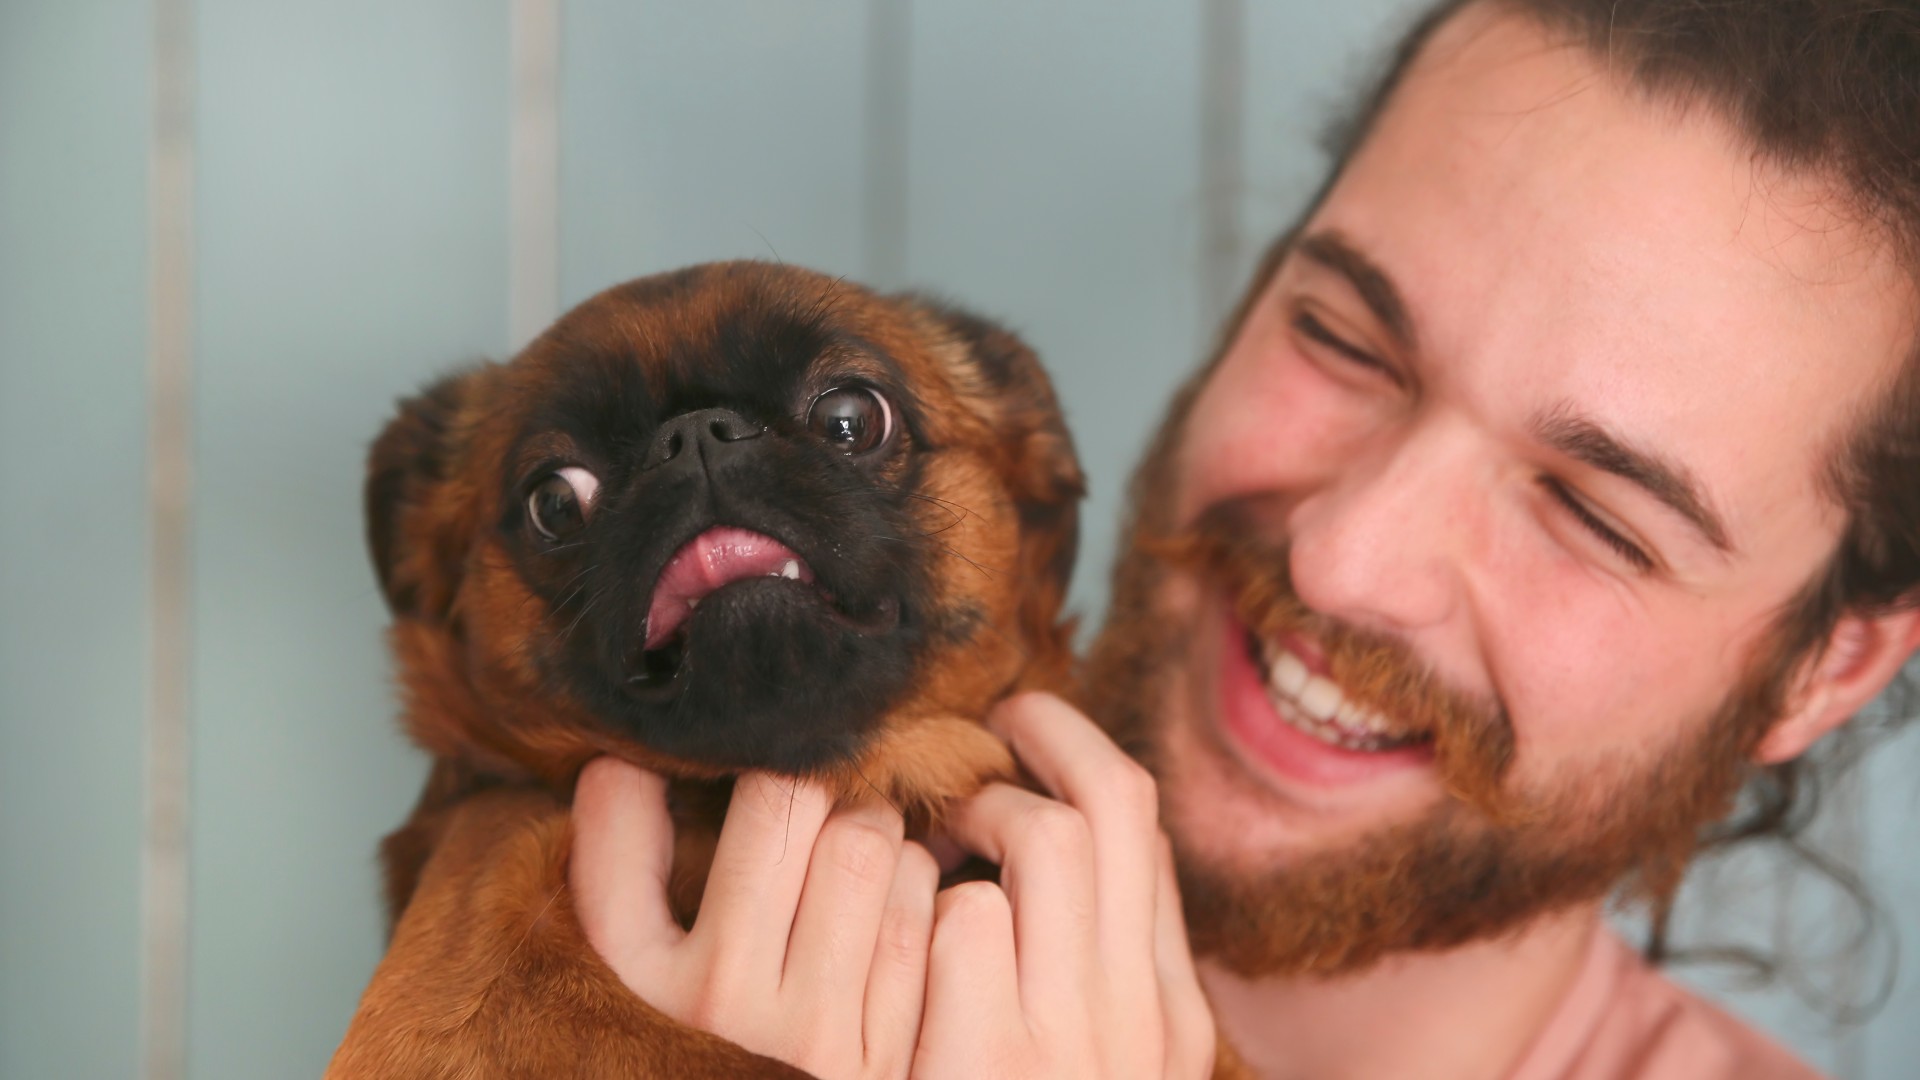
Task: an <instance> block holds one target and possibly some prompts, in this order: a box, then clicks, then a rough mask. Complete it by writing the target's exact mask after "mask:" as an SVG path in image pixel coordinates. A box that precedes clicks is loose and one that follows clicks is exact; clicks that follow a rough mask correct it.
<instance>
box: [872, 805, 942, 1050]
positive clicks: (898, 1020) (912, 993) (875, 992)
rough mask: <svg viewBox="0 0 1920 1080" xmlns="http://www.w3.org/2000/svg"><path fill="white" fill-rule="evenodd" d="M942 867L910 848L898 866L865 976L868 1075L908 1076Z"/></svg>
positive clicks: (909, 845) (923, 1001)
mask: <svg viewBox="0 0 1920 1080" xmlns="http://www.w3.org/2000/svg"><path fill="white" fill-rule="evenodd" d="M939 887H940V867H939V865H938V864H937V863H936V862H935V860H934V857H933V855H932V854H931V853H929V852H928V851H927V849H926V848H924V847H921V846H920V845H919V844H915V843H911V842H909V843H907V844H906V845H904V846H903V847H902V848H901V850H900V859H899V862H897V863H896V864H895V865H894V873H893V885H892V888H891V890H890V891H889V892H888V894H887V908H886V911H885V913H884V914H882V915H881V917H880V935H879V938H878V940H876V941H875V943H874V950H873V967H872V970H871V971H869V972H868V974H867V999H866V1014H865V1016H864V1017H863V1019H862V1035H863V1042H864V1045H865V1057H866V1060H867V1064H868V1066H869V1072H868V1075H873V1076H899V1077H904V1076H906V1075H907V1071H908V1069H910V1068H911V1067H912V1065H913V1047H914V1044H915V1043H916V1042H917V1041H918V1039H919V1036H920V1017H921V1015H922V1011H921V1010H922V1007H923V1006H924V1005H925V1004H926V997H927V953H928V950H929V949H930V948H932V945H933V898H934V893H935V891H937V890H938V889H939Z"/></svg>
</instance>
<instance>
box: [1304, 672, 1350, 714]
mask: <svg viewBox="0 0 1920 1080" xmlns="http://www.w3.org/2000/svg"><path fill="white" fill-rule="evenodd" d="M1344 697H1345V695H1343V694H1341V693H1340V688H1339V687H1338V686H1335V685H1334V684H1333V683H1332V681H1331V680H1328V679H1323V678H1321V677H1320V676H1318V675H1313V676H1309V677H1308V678H1307V685H1306V686H1305V687H1303V688H1301V690H1300V692H1299V693H1298V694H1296V695H1294V698H1295V700H1297V701H1299V702H1300V708H1301V709H1302V710H1303V711H1304V712H1305V713H1306V714H1307V715H1308V716H1311V717H1313V718H1314V719H1315V720H1320V721H1326V720H1331V719H1333V714H1334V713H1336V712H1338V711H1339V710H1340V703H1341V701H1342V699H1343V698H1344Z"/></svg>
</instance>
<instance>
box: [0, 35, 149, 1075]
mask: <svg viewBox="0 0 1920 1080" xmlns="http://www.w3.org/2000/svg"><path fill="white" fill-rule="evenodd" d="M151 31H152V24H151V21H150V18H149V11H148V5H147V4H146V3H145V2H142V0H102V2H96V3H87V4H76V3H70V2H67V0H26V2H24V3H7V4H0V499H3V500H4V505H5V508H6V509H5V512H4V513H0V1076H5V1077H22V1078H25V1077H41V1076H131V1075H133V1074H134V1072H135V1070H136V1068H137V1062H138V1060H139V1059H138V1053H139V1050H138V1042H139V1023H138V1021H139V997H138V994H139V976H140V971H139V963H140V950H139V932H140V836H141V790H142V782H143V779H144V776H143V772H142V768H141V750H142V741H143V738H144V722H143V721H144V715H145V708H146V686H147V655H148V654H147V646H148V637H147V618H148V603H147V598H148V575H147V565H148V550H147V544H148V539H149V537H148V532H147V527H146V512H147V471H146V456H145V455H146V435H147V426H146V407H147V396H146V395H147V381H146V360H147V290H146V275H147V263H146V244H145V236H146V221H147V218H146V210H147V153H148V145H149V139H148V136H149V130H150V128H149V115H150V110H151V95H150V90H149V79H150V78H151V76H152V70H153V69H152V65H151V63H150V62H149V59H150V56H151V52H152V33H151Z"/></svg>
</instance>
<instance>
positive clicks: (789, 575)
mask: <svg viewBox="0 0 1920 1080" xmlns="http://www.w3.org/2000/svg"><path fill="white" fill-rule="evenodd" d="M780 576H781V577H783V578H786V579H787V580H788V581H797V580H799V578H800V564H799V563H798V562H795V561H794V560H792V559H788V560H787V564H786V565H785V566H782V567H781V568H780Z"/></svg>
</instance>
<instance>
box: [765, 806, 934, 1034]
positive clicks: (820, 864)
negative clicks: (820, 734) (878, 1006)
mask: <svg viewBox="0 0 1920 1080" xmlns="http://www.w3.org/2000/svg"><path fill="white" fill-rule="evenodd" d="M905 832H906V825H905V823H904V822H903V821H902V820H901V818H900V814H899V812H898V811H896V810H894V808H893V807H891V806H889V805H887V804H886V803H884V802H882V801H880V800H879V799H873V800H870V801H868V802H866V803H864V804H862V805H859V806H853V807H847V808H845V809H842V810H837V811H835V812H834V813H833V814H831V815H829V816H828V818H827V822H826V825H825V826H824V827H823V828H822V829H821V830H820V836H819V839H817V840H815V841H814V844H813V855H812V863H811V864H810V865H809V866H808V868H807V880H806V885H805V887H804V891H803V892H802V893H801V895H800V907H799V911H798V912H796V913H795V915H794V917H793V936H792V940H791V941H790V942H789V943H788V945H787V959H786V967H785V969H784V970H783V971H782V973H781V988H782V990H783V991H784V990H788V989H794V990H797V991H798V992H800V993H803V994H805V995H807V997H808V998H809V999H810V1000H811V1001H812V1002H814V1003H816V1004H818V1005H819V1006H821V1007H822V1008H827V1007H828V1003H831V1005H832V1008H831V1011H830V1012H828V1013H827V1014H826V1015H823V1017H822V1022H823V1023H824V1024H825V1025H826V1030H829V1031H847V1032H857V1031H858V1030H859V1028H860V1016H861V1012H862V1008H861V1005H862V1002H861V996H860V993H859V991H861V990H864V988H865V987H866V985H867V975H868V972H869V971H870V970H871V968H872V966H873V949H874V942H875V941H876V940H878V938H879V936H880V920H881V916H882V915H883V913H884V912H885V911H886V907H887V897H888V894H889V893H890V892H891V891H892V887H893V880H894V868H895V867H896V866H897V865H898V863H899V861H900V847H901V843H902V837H903V835H904V834H905ZM823 990H824V992H823Z"/></svg>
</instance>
